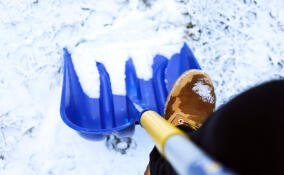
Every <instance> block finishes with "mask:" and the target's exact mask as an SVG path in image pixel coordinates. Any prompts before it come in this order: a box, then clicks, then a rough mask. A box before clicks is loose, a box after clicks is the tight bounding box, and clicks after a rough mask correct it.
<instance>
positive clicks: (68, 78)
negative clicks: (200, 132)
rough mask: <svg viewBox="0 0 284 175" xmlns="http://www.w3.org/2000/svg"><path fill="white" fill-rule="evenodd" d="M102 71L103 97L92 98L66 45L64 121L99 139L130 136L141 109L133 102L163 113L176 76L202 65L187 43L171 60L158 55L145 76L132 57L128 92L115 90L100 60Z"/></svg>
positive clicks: (80, 132) (127, 81)
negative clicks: (116, 93) (140, 74)
mask: <svg viewBox="0 0 284 175" xmlns="http://www.w3.org/2000/svg"><path fill="white" fill-rule="evenodd" d="M97 68H98V71H99V74H100V98H90V97H89V96H88V95H86V94H85V93H84V91H83V89H82V87H81V85H80V82H79V79H78V76H77V74H76V72H75V69H74V66H73V63H72V59H71V55H70V54H69V52H68V50H67V49H64V77H63V87H62V96H61V106H60V114H61V117H62V119H63V121H64V122H65V123H66V124H67V125H68V126H69V127H71V128H72V129H74V130H75V131H77V132H78V133H79V134H80V135H81V136H82V137H84V138H87V139H92V140H100V139H103V138H104V135H108V134H111V133H114V134H116V135H118V136H130V135H132V134H133V132H134V123H135V122H136V121H139V117H140V116H139V115H140V113H139V111H137V109H136V107H135V106H134V104H133V102H137V103H139V105H140V106H141V105H142V106H143V107H144V108H145V109H151V110H153V111H156V112H158V113H159V114H160V115H163V111H164V105H165V102H166V98H167V95H168V93H169V91H170V88H171V86H172V85H173V83H174V82H175V80H176V79H177V78H178V77H179V76H180V75H181V74H182V73H183V72H184V71H186V70H188V69H200V66H199V64H198V62H197V60H196V59H195V57H194V56H193V54H192V52H191V51H190V49H189V47H188V46H187V45H186V44H184V46H183V48H182V49H181V51H180V53H177V54H174V55H173V56H172V58H171V59H170V60H168V59H167V58H166V57H164V56H162V55H156V56H155V58H154V63H153V66H152V69H153V77H152V78H151V79H150V80H143V79H140V78H138V77H137V75H136V70H135V66H134V64H133V61H132V59H131V58H130V59H129V60H128V61H127V62H126V64H125V74H126V78H125V84H126V96H125V95H114V94H112V87H111V83H110V79H109V75H108V73H107V70H106V69H105V67H104V65H103V64H101V63H97Z"/></svg>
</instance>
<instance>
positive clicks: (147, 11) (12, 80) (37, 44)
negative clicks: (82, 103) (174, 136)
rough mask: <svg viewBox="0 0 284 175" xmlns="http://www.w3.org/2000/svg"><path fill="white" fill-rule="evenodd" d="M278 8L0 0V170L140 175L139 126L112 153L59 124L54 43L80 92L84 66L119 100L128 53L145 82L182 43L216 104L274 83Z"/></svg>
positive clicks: (273, 0) (279, 47) (143, 148)
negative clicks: (99, 67)
mask: <svg viewBox="0 0 284 175" xmlns="http://www.w3.org/2000/svg"><path fill="white" fill-rule="evenodd" d="M283 9H284V2H283V1H282V0H270V1H265V0H238V1H231V0H222V1H220V0H214V1H209V0H205V1H199V0H190V1H187V0H143V1H142V0H104V1H89V0H77V1H75V0H64V1H61V0H26V1H17V0H0V65H1V68H0V174H1V175H14V174H15V175H18V174H29V175H34V174H40V175H48V174H49V175H52V174H54V175H59V174H60V175H62V174H66V175H67V174H68V175H69V174H74V175H75V174H82V175H89V174H99V175H100V174H142V173H143V172H144V168H145V166H146V164H147V161H148V154H149V151H150V150H151V148H152V146H153V143H152V141H151V139H150V138H149V137H148V136H147V134H146V133H145V131H144V130H143V129H142V128H141V127H139V126H137V127H136V132H135V134H134V136H133V137H132V139H131V141H130V148H129V149H128V150H127V151H126V154H121V153H120V152H117V151H115V150H113V149H111V148H110V147H108V146H106V142H105V141H101V142H90V141H87V140H84V139H82V138H81V137H79V136H78V135H77V134H76V133H75V132H74V131H73V130H72V129H70V128H68V127H67V126H66V125H65V124H64V123H63V122H62V120H61V118H60V115H59V103H60V93H61V84H62V68H63V57H62V55H63V51H62V48H63V47H67V48H68V49H69V50H70V51H71V52H72V54H74V61H77V62H78V64H77V65H78V66H77V67H76V70H77V71H78V74H79V76H80V81H82V84H83V85H84V88H85V89H84V90H86V92H88V93H90V95H91V96H92V95H93V96H96V95H97V94H96V93H97V91H98V89H97V88H96V86H97V84H89V83H84V81H88V79H89V78H93V79H94V81H95V80H96V78H97V76H96V70H94V69H88V66H90V67H91V66H93V65H92V64H94V62H93V61H94V60H97V61H101V62H103V63H105V64H106V67H107V69H108V70H111V71H110V75H111V80H112V83H113V85H114V86H115V87H116V92H115V93H117V94H123V93H124V92H125V91H124V88H123V87H124V85H123V84H121V83H124V81H121V79H123V78H124V77H123V71H124V70H123V68H124V66H122V65H124V62H125V60H126V59H127V58H128V57H129V56H132V57H133V60H134V64H135V65H136V67H137V71H138V72H137V73H138V76H140V77H142V78H145V79H147V78H150V77H151V70H150V66H151V64H152V58H153V55H155V53H162V54H164V55H166V56H168V57H169V56H170V55H171V54H172V53H174V52H177V51H178V50H179V48H180V46H181V43H183V42H184V41H185V42H187V43H188V45H189V46H190V47H191V48H192V50H193V52H194V54H195V56H196V57H197V59H198V60H199V63H200V64H201V66H202V68H203V69H204V70H205V71H206V72H207V73H208V74H209V75H210V77H211V78H212V80H213V82H214V85H215V89H216V96H217V100H218V101H217V107H218V106H220V105H221V104H223V103H225V102H226V101H228V100H229V99H230V98H232V97H233V96H234V95H236V94H238V93H240V92H242V91H243V90H245V89H247V88H249V87H251V86H253V85H256V84H259V83H261V82H264V81H267V80H270V79H280V78H281V79H283V78H284V49H283V48H284V11H283ZM84 60H85V61H84ZM90 60H91V62H90V64H86V63H88V61H90ZM83 63H85V64H83ZM114 63H115V64H114ZM81 64H82V65H81ZM80 66H82V67H80ZM91 70H92V71H93V72H92V71H91ZM90 71H91V72H90ZM91 73H93V75H94V76H90V74H91ZM88 89H89V91H88ZM111 139H114V138H111ZM122 144H123V143H122ZM124 144H125V143H124ZM122 146H123V145H122Z"/></svg>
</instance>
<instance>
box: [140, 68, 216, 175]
mask: <svg viewBox="0 0 284 175" xmlns="http://www.w3.org/2000/svg"><path fill="white" fill-rule="evenodd" d="M214 108H215V93H214V87H213V83H212V81H211V79H210V78H209V76H208V75H207V74H206V73H204V72H202V71H201V70H197V69H191V70H188V71H186V72H184V73H183V74H182V75H181V76H180V77H179V78H178V79H177V80H176V82H175V83H174V85H173V86H172V89H171V91H170V93H169V95H168V97H167V101H166V105H165V111H164V117H165V119H167V120H168V121H169V122H170V123H172V124H173V125H175V126H177V125H187V126H189V127H191V128H192V129H193V130H196V129H197V128H199V127H200V126H201V125H202V124H203V123H204V122H205V120H206V119H207V118H208V116H209V115H210V114H211V113H212V112H213V111H214ZM150 174H151V173H150V166H149V164H148V165H147V168H146V170H145V172H144V175H150Z"/></svg>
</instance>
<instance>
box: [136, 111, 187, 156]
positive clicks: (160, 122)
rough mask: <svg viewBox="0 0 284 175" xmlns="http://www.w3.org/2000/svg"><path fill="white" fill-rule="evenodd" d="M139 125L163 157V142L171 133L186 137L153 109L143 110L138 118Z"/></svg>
mask: <svg viewBox="0 0 284 175" xmlns="http://www.w3.org/2000/svg"><path fill="white" fill-rule="evenodd" d="M140 122H141V125H142V126H143V127H144V129H145V130H146V131H147V132H148V134H149V135H150V136H151V137H152V139H153V140H154V142H155V144H156V146H157V148H158V149H159V151H160V153H162V155H163V156H164V157H166V156H165V149H164V146H165V143H166V141H167V140H168V139H169V138H170V137H171V136H173V135H181V136H184V137H186V138H188V136H187V135H185V134H184V133H183V132H182V131H181V130H180V129H178V128H177V127H175V126H173V125H172V124H170V123H169V122H168V121H167V120H165V119H164V118H163V117H161V116H160V115H159V114H157V113H156V112H154V111H145V112H144V113H143V114H142V116H141V118H140Z"/></svg>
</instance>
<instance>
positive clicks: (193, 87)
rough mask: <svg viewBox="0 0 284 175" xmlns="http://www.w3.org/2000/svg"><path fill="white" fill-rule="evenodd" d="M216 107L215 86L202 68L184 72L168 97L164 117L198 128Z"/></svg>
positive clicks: (173, 121) (175, 123)
mask: <svg viewBox="0 0 284 175" xmlns="http://www.w3.org/2000/svg"><path fill="white" fill-rule="evenodd" d="M214 108H215V94H214V87H213V83H212V81H211V79H210V78H209V76H208V75H207V74H206V73H204V72H203V71H201V70H197V69H191V70H188V71H186V72H184V73H183V74H182V75H181V76H180V77H179V78H178V79H177V80H176V82H175V83H174V85H173V86H172V89H171V91H170V93H169V95H168V97H167V101H166V105H165V111H164V117H165V119H167V120H168V121H169V122H170V123H172V124H173V125H175V126H177V125H188V126H190V127H191V128H192V129H194V130H196V129H197V128H199V127H200V126H201V125H202V124H203V122H204V121H205V120H206V119H207V118H208V116H209V115H210V114H211V113H212V112H213V111H214Z"/></svg>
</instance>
